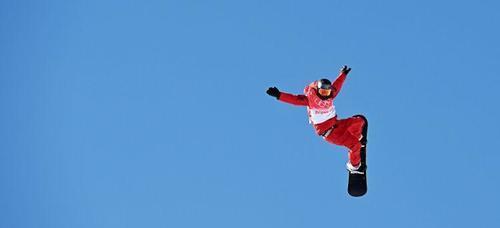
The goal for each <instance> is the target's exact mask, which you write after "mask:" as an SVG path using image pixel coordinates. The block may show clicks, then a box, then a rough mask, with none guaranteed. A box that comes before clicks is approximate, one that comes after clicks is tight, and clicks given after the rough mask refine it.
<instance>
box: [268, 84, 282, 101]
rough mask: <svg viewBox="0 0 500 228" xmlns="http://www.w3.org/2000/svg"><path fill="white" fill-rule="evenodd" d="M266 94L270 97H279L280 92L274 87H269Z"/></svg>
mask: <svg viewBox="0 0 500 228" xmlns="http://www.w3.org/2000/svg"><path fill="white" fill-rule="evenodd" d="M266 93H267V94H269V96H271V97H276V99H280V95H281V92H280V91H279V89H278V88H276V87H269V89H267V91H266Z"/></svg>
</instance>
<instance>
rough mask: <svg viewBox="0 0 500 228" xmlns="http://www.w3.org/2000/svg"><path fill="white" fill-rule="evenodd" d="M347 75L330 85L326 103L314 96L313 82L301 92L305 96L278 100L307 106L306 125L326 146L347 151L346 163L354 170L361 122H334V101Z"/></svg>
mask: <svg viewBox="0 0 500 228" xmlns="http://www.w3.org/2000/svg"><path fill="white" fill-rule="evenodd" d="M346 76H347V75H346V74H344V73H340V75H339V76H338V78H337V79H336V80H335V82H333V84H332V93H331V95H330V96H329V97H328V98H327V99H321V98H320V97H319V96H318V93H317V89H318V88H317V83H316V82H313V83H311V84H309V85H308V86H306V87H305V88H304V95H293V94H289V93H285V92H281V95H280V96H279V100H280V101H283V102H286V103H289V104H293V105H300V106H307V112H308V115H309V123H311V124H312V125H313V126H314V128H315V130H316V133H317V134H318V135H320V136H323V138H324V139H325V140H326V141H327V142H329V143H333V144H336V145H340V146H345V147H347V148H349V161H350V162H351V164H352V165H354V166H357V165H358V164H359V162H360V161H361V157H360V149H361V143H360V141H359V140H360V138H361V134H362V129H363V125H364V120H363V119H362V118H358V117H351V118H347V119H340V120H339V119H337V114H336V113H335V106H334V105H333V99H334V98H335V97H336V96H337V94H338V93H339V91H340V89H341V88H342V84H343V83H344V80H345V79H346Z"/></svg>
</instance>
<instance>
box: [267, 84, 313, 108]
mask: <svg viewBox="0 0 500 228" xmlns="http://www.w3.org/2000/svg"><path fill="white" fill-rule="evenodd" d="M267 94H269V96H273V97H276V99H278V100H280V101H283V102H285V103H289V104H293V105H300V106H307V104H308V101H307V97H306V96H304V95H293V94H290V93H285V92H280V91H279V90H278V88H276V87H271V88H269V89H267Z"/></svg>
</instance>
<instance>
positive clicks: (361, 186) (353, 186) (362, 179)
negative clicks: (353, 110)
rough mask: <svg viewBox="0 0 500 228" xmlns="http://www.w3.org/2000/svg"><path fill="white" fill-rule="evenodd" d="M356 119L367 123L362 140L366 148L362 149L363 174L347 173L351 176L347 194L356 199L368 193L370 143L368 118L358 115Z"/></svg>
mask: <svg viewBox="0 0 500 228" xmlns="http://www.w3.org/2000/svg"><path fill="white" fill-rule="evenodd" d="M354 117H358V118H362V119H363V120H364V121H365V124H364V126H363V131H362V134H363V138H362V139H361V141H360V142H361V144H363V145H365V146H364V147H361V151H360V152H361V167H360V169H359V171H361V172H363V173H362V174H359V173H350V172H349V171H347V173H348V174H349V183H348V185H347V192H348V193H349V195H351V196H354V197H359V196H363V195H364V194H366V191H367V190H368V187H367V184H366V168H367V166H366V143H367V142H368V140H367V133H368V120H367V119H366V117H364V116H362V115H356V116H354Z"/></svg>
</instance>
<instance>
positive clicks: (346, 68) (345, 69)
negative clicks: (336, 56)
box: [340, 65, 351, 74]
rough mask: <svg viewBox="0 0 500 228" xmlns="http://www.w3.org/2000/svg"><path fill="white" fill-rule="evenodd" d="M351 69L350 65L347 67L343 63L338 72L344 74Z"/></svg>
mask: <svg viewBox="0 0 500 228" xmlns="http://www.w3.org/2000/svg"><path fill="white" fill-rule="evenodd" d="M350 71H351V68H350V67H347V66H346V65H344V66H343V67H342V69H340V72H342V73H344V74H349V72H350Z"/></svg>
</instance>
